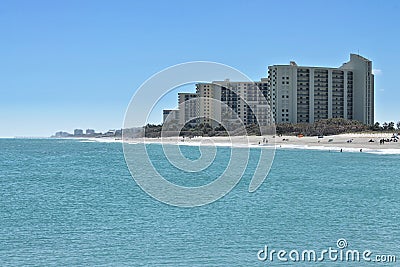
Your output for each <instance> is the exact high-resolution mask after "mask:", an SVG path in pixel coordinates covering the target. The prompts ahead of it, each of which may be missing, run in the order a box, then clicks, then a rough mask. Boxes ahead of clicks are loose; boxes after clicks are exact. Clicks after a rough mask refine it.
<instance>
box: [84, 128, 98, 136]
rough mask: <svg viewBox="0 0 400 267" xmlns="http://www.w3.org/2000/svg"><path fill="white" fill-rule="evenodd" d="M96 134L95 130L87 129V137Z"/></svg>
mask: <svg viewBox="0 0 400 267" xmlns="http://www.w3.org/2000/svg"><path fill="white" fill-rule="evenodd" d="M95 133H96V132H95V130H93V129H86V135H93V134H95Z"/></svg>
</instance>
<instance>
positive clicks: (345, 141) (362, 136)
mask: <svg viewBox="0 0 400 267" xmlns="http://www.w3.org/2000/svg"><path fill="white" fill-rule="evenodd" d="M392 136H393V134H392V133H352V134H340V135H331V136H324V137H323V138H318V137H317V136H312V137H308V136H305V137H297V136H287V135H286V136H275V137H273V136H248V137H246V136H233V137H232V139H230V138H229V137H195V138H182V137H167V138H162V139H161V138H135V139H131V140H128V141H126V142H127V143H129V144H139V143H146V144H170V145H187V146H228V147H250V148H273V147H275V148H276V149H305V150H326V151H333V152H359V153H360V152H365V153H373V154H400V140H399V141H398V142H394V141H392V142H385V143H384V144H380V140H381V139H389V140H390V139H391V137H392ZM68 139H74V138H68ZM79 140H80V141H81V142H103V143H122V140H121V139H119V140H116V139H115V138H108V137H106V138H82V139H79ZM266 140H268V141H267V142H264V141H266ZM370 140H373V142H370Z"/></svg>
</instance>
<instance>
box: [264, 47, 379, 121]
mask: <svg viewBox="0 0 400 267" xmlns="http://www.w3.org/2000/svg"><path fill="white" fill-rule="evenodd" d="M268 77H269V81H270V84H269V87H270V90H271V92H270V94H271V97H272V105H271V106H272V111H273V114H274V118H275V122H276V123H313V122H315V121H317V120H319V119H328V118H344V119H350V120H358V121H360V122H362V123H365V124H370V125H371V124H373V123H374V75H373V74H372V62H371V61H370V60H368V59H366V58H364V57H362V56H360V55H356V54H350V61H349V62H347V63H344V64H343V65H342V66H341V67H339V68H326V67H308V66H298V65H297V64H296V63H295V62H293V61H292V62H290V64H289V65H273V66H269V67H268Z"/></svg>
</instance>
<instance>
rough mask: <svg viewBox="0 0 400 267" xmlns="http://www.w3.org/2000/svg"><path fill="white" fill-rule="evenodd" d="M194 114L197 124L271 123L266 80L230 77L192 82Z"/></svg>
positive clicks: (269, 97)
mask: <svg viewBox="0 0 400 267" xmlns="http://www.w3.org/2000/svg"><path fill="white" fill-rule="evenodd" d="M196 94H197V96H198V104H197V108H198V109H197V116H198V117H199V122H200V123H208V124H210V125H212V126H213V127H215V126H218V124H219V122H223V123H227V122H230V123H235V122H236V123H243V124H244V125H250V124H260V125H262V126H264V125H269V124H271V123H273V118H272V116H271V110H270V108H269V104H270V99H271V96H270V91H269V90H268V80H267V79H261V81H258V82H232V81H230V80H228V79H227V80H224V81H214V82H212V83H198V84H196Z"/></svg>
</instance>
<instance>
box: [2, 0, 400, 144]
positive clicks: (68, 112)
mask: <svg viewBox="0 0 400 267" xmlns="http://www.w3.org/2000/svg"><path fill="white" fill-rule="evenodd" d="M398 14H400V4H399V2H398V1H235V2H233V1H171V0H170V1H151V0H150V1H39V0H37V1H18V0H17V1H4V0H3V1H1V2H0V136H3V137H4V136H49V135H51V134H53V133H54V132H56V131H59V130H66V131H72V130H73V129H74V128H83V129H86V128H95V129H97V130H99V131H106V130H108V129H110V128H120V127H121V125H122V123H123V117H124V112H125V110H126V107H127V105H128V104H129V101H130V99H131V97H132V95H133V93H134V92H135V90H136V89H137V88H138V87H139V86H140V85H141V84H142V83H143V82H144V81H145V80H146V79H148V78H149V77H150V76H152V75H153V74H155V73H156V72H158V71H160V70H162V69H164V68H166V67H169V66H171V65H174V64H178V63H182V62H187V61H195V60H206V61H215V62H220V63H224V64H227V65H230V66H232V67H235V68H237V69H239V70H240V71H242V72H243V73H245V74H247V75H248V76H249V77H250V78H252V79H255V80H258V79H260V78H261V77H265V76H266V72H267V66H268V65H272V64H287V63H288V62H289V61H290V60H295V61H296V62H297V63H298V64H300V65H321V66H340V65H341V64H342V63H344V62H345V61H347V60H348V59H349V54H350V53H357V52H358V51H359V53H360V54H361V55H363V56H365V57H367V58H369V59H371V60H372V61H373V67H374V69H376V74H377V75H376V81H375V89H376V106H375V107H376V114H375V115H376V116H375V117H376V120H378V121H381V122H382V121H390V120H393V121H399V120H400V112H398V106H399V102H400V96H399V90H398V87H399V85H398V84H399V83H398V81H397V78H398V67H397V65H398V62H400V53H399V50H400V35H399V34H398V29H400V19H399V16H398ZM168 101H169V102H168ZM168 101H165V103H166V104H168V103H169V105H170V106H169V107H173V106H174V104H175V103H174V101H173V97H172V96H171V97H170V98H169V100H168ZM156 118H157V117H155V119H156ZM159 118H160V119H161V114H160V115H159Z"/></svg>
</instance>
